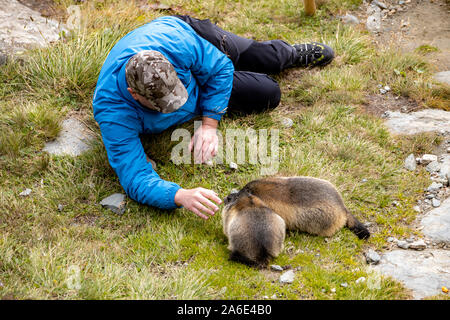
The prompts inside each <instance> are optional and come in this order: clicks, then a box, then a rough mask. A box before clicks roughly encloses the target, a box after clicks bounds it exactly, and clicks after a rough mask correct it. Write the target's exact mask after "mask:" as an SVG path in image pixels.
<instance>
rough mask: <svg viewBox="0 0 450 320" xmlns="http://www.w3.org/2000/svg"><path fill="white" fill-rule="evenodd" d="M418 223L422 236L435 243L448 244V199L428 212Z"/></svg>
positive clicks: (449, 230) (449, 204)
mask: <svg viewBox="0 0 450 320" xmlns="http://www.w3.org/2000/svg"><path fill="white" fill-rule="evenodd" d="M420 223H421V226H423V229H422V232H423V234H424V235H426V236H427V237H428V238H430V239H431V240H433V241H435V242H437V243H441V242H443V243H446V244H450V198H447V199H445V200H444V201H443V202H442V204H441V206H440V207H438V208H435V209H433V210H431V211H430V212H428V213H427V214H426V215H425V217H424V218H422V221H421V222H420Z"/></svg>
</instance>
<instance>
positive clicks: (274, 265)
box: [270, 264, 283, 272]
mask: <svg viewBox="0 0 450 320" xmlns="http://www.w3.org/2000/svg"><path fill="white" fill-rule="evenodd" d="M270 269H272V270H273V271H279V272H281V271H283V268H282V267H280V266H279V265H277V264H272V265H271V266H270Z"/></svg>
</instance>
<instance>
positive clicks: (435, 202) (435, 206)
mask: <svg viewBox="0 0 450 320" xmlns="http://www.w3.org/2000/svg"><path fill="white" fill-rule="evenodd" d="M431 205H432V206H433V208H437V207H439V206H440V205H441V201H440V200H439V199H436V198H434V199H433V200H431Z"/></svg>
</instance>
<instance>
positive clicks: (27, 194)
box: [19, 188, 31, 197]
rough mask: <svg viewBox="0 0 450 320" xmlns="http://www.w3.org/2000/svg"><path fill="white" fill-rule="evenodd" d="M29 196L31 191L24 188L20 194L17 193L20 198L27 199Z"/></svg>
mask: <svg viewBox="0 0 450 320" xmlns="http://www.w3.org/2000/svg"><path fill="white" fill-rule="evenodd" d="M30 194H31V189H29V188H26V189H25V190H23V191H22V192H21V193H19V196H21V197H28V196H29V195H30Z"/></svg>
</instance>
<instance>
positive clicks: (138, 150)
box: [100, 114, 180, 209]
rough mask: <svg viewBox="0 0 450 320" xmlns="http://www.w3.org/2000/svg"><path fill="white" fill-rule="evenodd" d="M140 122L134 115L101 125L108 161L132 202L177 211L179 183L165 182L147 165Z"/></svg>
mask: <svg viewBox="0 0 450 320" xmlns="http://www.w3.org/2000/svg"><path fill="white" fill-rule="evenodd" d="M139 125H140V122H139V120H138V119H135V118H134V117H133V116H132V115H127V114H122V115H120V122H117V123H116V122H100V129H101V133H102V137H103V143H104V145H105V148H106V151H107V154H108V160H109V163H110V165H111V167H112V168H113V169H114V171H115V172H116V174H117V176H118V177H119V180H120V183H121V185H122V187H123V188H124V190H125V192H126V193H127V194H128V196H129V197H130V198H131V199H134V200H136V201H138V202H140V203H143V204H147V205H150V206H155V207H158V208H162V209H174V208H176V207H177V204H176V203H175V201H174V198H175V194H176V193H177V191H178V190H179V189H180V186H179V185H177V184H176V183H173V182H169V181H165V180H163V179H161V178H160V177H159V175H158V174H157V173H156V172H155V171H154V170H153V168H152V165H151V164H150V163H149V162H147V160H146V155H145V152H144V148H143V147H142V144H141V141H140V139H139V131H138V129H137V128H138V127H139Z"/></svg>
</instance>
